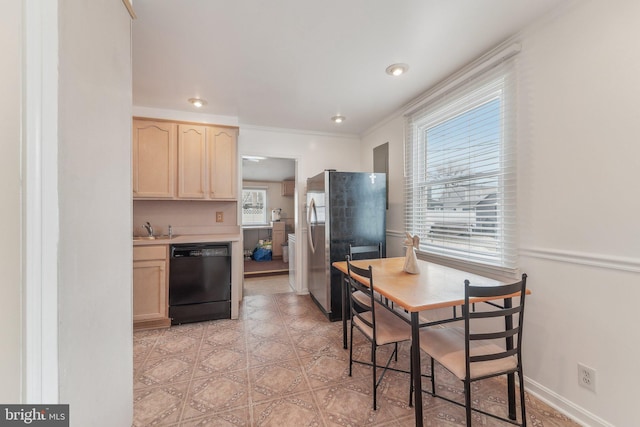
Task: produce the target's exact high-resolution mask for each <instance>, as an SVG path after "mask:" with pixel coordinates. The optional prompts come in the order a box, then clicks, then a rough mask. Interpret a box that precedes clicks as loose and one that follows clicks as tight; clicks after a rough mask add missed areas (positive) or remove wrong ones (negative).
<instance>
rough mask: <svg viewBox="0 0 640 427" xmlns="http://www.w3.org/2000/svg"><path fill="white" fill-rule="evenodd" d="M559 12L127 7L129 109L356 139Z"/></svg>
mask: <svg viewBox="0 0 640 427" xmlns="http://www.w3.org/2000/svg"><path fill="white" fill-rule="evenodd" d="M560 3H566V1H565V0H393V1H391V0H388V1H385V0H322V1H313V0H270V1H265V0H182V1H176V0H135V2H134V8H135V11H136V14H137V16H138V19H136V20H135V21H134V22H133V103H134V105H136V106H141V107H152V108H161V109H168V110H183V111H196V109H195V107H193V106H191V105H190V104H188V103H187V99H188V98H192V97H202V98H204V99H206V100H207V101H208V105H206V106H205V107H203V108H201V109H199V110H197V111H198V112H201V113H205V114H211V115H222V116H232V117H237V118H238V122H239V123H240V125H241V126H242V125H254V126H266V127H278V128H289V129H302V130H308V131H319V132H330V133H336V132H337V133H346V134H355V135H359V134H361V133H363V132H364V131H366V130H367V129H368V128H370V127H371V126H373V125H374V124H376V123H377V122H379V121H381V120H382V119H384V118H385V117H387V116H388V115H390V114H391V113H393V112H394V111H396V110H397V109H398V108H400V107H402V106H403V105H405V104H407V103H408V102H409V101H410V100H411V99H413V98H415V97H416V96H418V95H419V94H420V93H422V92H424V91H425V90H427V89H428V88H429V87H431V86H432V85H433V84H435V83H436V82H438V81H440V80H441V79H443V78H444V77H446V76H447V75H449V74H451V73H452V72H454V71H456V70H457V69H459V68H460V67H462V66H463V65H465V64H467V63H468V62H470V61H471V60H472V59H474V58H476V57H478V56H480V55H481V54H483V53H484V52H486V51H488V50H489V49H491V48H492V47H494V46H496V45H497V44H499V43H500V42H502V41H504V40H505V39H507V38H508V37H510V36H512V35H513V34H515V33H517V32H518V31H519V30H521V29H522V28H524V27H526V26H527V25H528V24H529V23H531V22H532V21H534V20H535V19H536V18H538V17H539V16H541V15H543V14H545V13H547V12H548V11H549V10H550V9H551V8H553V7H555V6H557V5H559V4H560ZM396 62H403V63H407V64H409V67H410V69H409V72H408V73H407V74H405V75H403V76H400V77H398V78H392V77H390V76H389V75H387V74H386V73H385V69H386V67H387V66H388V65H390V64H392V63H396ZM336 114H341V115H344V116H346V117H347V120H346V121H345V122H344V123H342V124H340V125H336V124H334V123H332V122H331V121H330V117H331V116H334V115H336Z"/></svg>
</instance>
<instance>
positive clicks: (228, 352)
mask: <svg viewBox="0 0 640 427" xmlns="http://www.w3.org/2000/svg"><path fill="white" fill-rule="evenodd" d="M246 368H247V351H246V349H245V346H244V344H243V345H238V346H228V345H210V344H208V343H203V344H202V348H201V349H200V354H199V355H198V360H197V362H196V364H195V373H194V377H201V376H207V375H215V374H217V373H225V372H231V371H237V370H241V369H246Z"/></svg>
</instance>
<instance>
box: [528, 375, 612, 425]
mask: <svg viewBox="0 0 640 427" xmlns="http://www.w3.org/2000/svg"><path fill="white" fill-rule="evenodd" d="M524 381H525V390H526V391H527V393H529V394H531V395H533V396H535V397H536V398H537V399H540V400H541V401H543V402H544V403H546V404H547V405H549V406H551V407H552V408H554V409H556V410H558V411H560V412H562V413H563V414H565V415H566V416H567V417H569V418H571V419H572V420H574V421H575V422H577V423H578V424H580V425H582V426H585V427H614V425H613V424H610V423H608V422H607V421H605V420H603V419H602V418H600V417H598V416H596V415H594V414H592V413H591V412H589V411H587V410H586V409H584V408H582V407H580V406H578V405H576V404H575V403H573V402H571V401H569V400H567V399H565V398H564V397H562V396H560V395H559V394H557V393H556V392H554V391H552V390H550V389H548V388H546V387H544V386H543V385H541V384H538V383H537V382H535V381H532V380H531V379H529V378H526V377H525V380H524Z"/></svg>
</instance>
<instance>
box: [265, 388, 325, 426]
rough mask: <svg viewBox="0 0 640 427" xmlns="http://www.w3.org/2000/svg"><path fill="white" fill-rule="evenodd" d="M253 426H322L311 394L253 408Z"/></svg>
mask: <svg viewBox="0 0 640 427" xmlns="http://www.w3.org/2000/svg"><path fill="white" fill-rule="evenodd" d="M253 422H254V425H255V426H260V427H261V426H265V427H267V426H268V427H283V426H323V425H324V422H323V420H322V415H321V414H320V411H319V410H318V407H317V406H316V404H315V401H314V399H313V395H312V394H311V393H302V394H296V395H291V396H285V397H282V398H280V399H276V400H271V401H269V402H265V403H259V404H256V405H254V406H253Z"/></svg>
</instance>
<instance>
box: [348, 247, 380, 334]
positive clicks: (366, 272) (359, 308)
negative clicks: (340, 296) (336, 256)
mask: <svg viewBox="0 0 640 427" xmlns="http://www.w3.org/2000/svg"><path fill="white" fill-rule="evenodd" d="M354 275H358V276H360V277H362V278H364V279H366V281H367V284H368V286H367V285H364V284H362V283H360V282H359V281H358V280H357V279H356V278H355V277H354ZM347 279H348V280H349V307H350V312H351V319H352V320H353V319H354V318H356V317H357V318H358V319H360V320H361V321H362V322H363V323H364V324H365V325H367V326H369V327H370V328H372V329H373V336H374V337H375V336H376V335H375V324H376V313H375V304H374V293H373V269H372V268H371V266H369V268H360V267H358V266H355V265H353V264H352V263H351V257H350V256H349V255H347ZM358 291H360V292H362V293H363V294H365V295H366V296H367V297H368V298H369V305H368V306H366V305H364V304H363V303H362V301H361V300H359V299H358V298H357V297H355V296H354V294H355V293H356V292H358ZM365 312H371V321H369V320H368V319H367V318H366V317H363V316H362V315H363V313H365Z"/></svg>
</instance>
